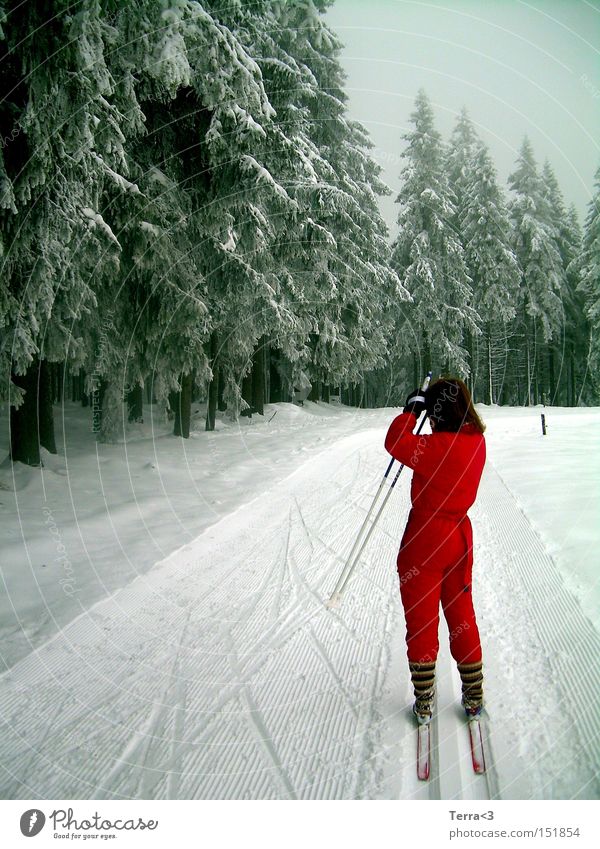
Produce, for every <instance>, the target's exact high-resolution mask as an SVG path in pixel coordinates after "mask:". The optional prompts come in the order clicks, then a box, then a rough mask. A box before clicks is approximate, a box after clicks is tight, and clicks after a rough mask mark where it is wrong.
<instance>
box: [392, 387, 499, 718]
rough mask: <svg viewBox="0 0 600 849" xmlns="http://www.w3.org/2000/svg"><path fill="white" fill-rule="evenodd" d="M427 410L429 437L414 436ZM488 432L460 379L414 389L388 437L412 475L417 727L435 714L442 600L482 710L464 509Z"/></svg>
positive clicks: (406, 585)
mask: <svg viewBox="0 0 600 849" xmlns="http://www.w3.org/2000/svg"><path fill="white" fill-rule="evenodd" d="M424 410H425V411H426V412H427V415H428V417H429V422H430V425H431V430H432V433H431V434H429V435H426V434H413V432H412V431H413V429H414V426H415V423H416V420H417V418H418V416H419V415H420V414H421V413H422V412H423V411H424ZM484 430H485V425H484V423H483V422H482V421H481V419H480V418H479V416H478V414H477V412H476V410H475V408H474V407H473V402H472V400H471V396H470V393H469V390H468V389H467V387H466V386H465V384H464V383H463V381H462V380H460V379H458V378H455V377H448V378H441V379H439V380H437V381H435V382H434V383H432V384H431V385H430V386H429V388H428V389H427V390H426V391H425V392H424V393H423V392H422V391H421V390H420V389H416V390H415V391H414V392H411V394H410V395H409V396H408V398H407V400H406V405H405V407H404V411H403V412H402V414H401V415H399V416H397V417H396V418H395V419H394V420H393V422H392V423H391V425H390V428H389V430H388V433H387V435H386V438H385V448H386V450H387V451H388V452H389V453H390V454H391V455H392V457H394V458H395V459H396V460H399V461H400V462H401V463H404V464H405V465H406V466H408V467H409V468H411V469H412V470H413V478H412V485H411V504H412V508H411V511H410V514H409V517H408V522H407V525H406V528H405V531H404V535H403V537H402V542H401V545H400V551H399V553H398V560H397V567H398V575H399V579H400V594H401V598H402V604H403V607H404V614H405V618H406V644H407V656H408V662H409V668H410V674H411V679H412V683H413V687H414V694H415V703H414V706H413V711H414V713H415V716H416V718H417V720H418V722H419V724H425V723H427V722H429V721H430V719H431V715H432V703H433V697H434V684H435V664H436V659H437V654H438V648H439V641H438V621H439V606H440V601H441V603H442V609H443V611H444V616H445V617H446V621H447V623H448V630H449V632H450V651H451V654H452V657H453V658H454V660H455V661H456V662H457V665H458V670H459V673H460V676H461V681H462V704H463V706H464V708H465V711H466V713H467V718H470V719H473V718H476V717H478V716H479V714H480V712H481V709H482V706H483V671H482V652H481V644H480V640H479V631H478V628H477V622H476V619H475V612H474V609H473V599H472V594H471V571H472V565H473V532H472V527H471V522H470V520H469V517H468V516H467V510H468V509H469V508H470V507H471V505H472V504H473V502H474V501H475V497H476V495H477V489H478V487H479V481H480V479H481V474H482V472H483V467H484V465H485V457H486V447H485V438H484V436H483V432H484Z"/></svg>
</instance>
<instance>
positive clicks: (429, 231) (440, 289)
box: [392, 89, 479, 379]
mask: <svg viewBox="0 0 600 849" xmlns="http://www.w3.org/2000/svg"><path fill="white" fill-rule="evenodd" d="M411 122H412V124H413V129H411V130H410V131H409V132H408V133H407V134H406V135H404V136H403V138H404V139H405V140H406V141H407V142H408V145H407V147H406V149H405V150H404V152H403V154H402V156H403V158H404V159H406V160H407V164H406V166H405V168H404V169H403V172H402V176H403V178H404V182H403V185H402V188H401V190H400V194H399V195H398V198H397V203H398V204H399V205H400V212H399V214H398V227H399V233H398V236H397V237H396V240H395V242H394V244H393V255H392V265H393V268H394V269H395V270H396V271H397V272H398V275H399V277H400V279H401V281H402V283H403V285H404V286H405V287H406V289H407V290H408V291H409V293H410V294H411V296H412V298H413V303H412V304H411V305H410V308H409V309H406V310H405V311H404V316H403V318H404V323H403V326H401V327H400V328H399V332H400V333H402V334H403V335H407V336H408V337H409V338H410V339H411V342H412V345H413V351H414V352H415V353H414V363H415V366H414V378H415V379H418V376H419V375H420V374H421V373H423V372H425V371H427V370H429V369H430V368H431V366H432V364H433V363H435V364H436V366H438V364H439V366H438V367H440V366H441V368H440V371H441V370H442V369H444V368H446V369H452V370H455V371H457V372H458V373H459V374H461V375H463V376H467V375H468V374H469V361H468V359H469V358H468V352H467V350H466V349H465V346H464V338H465V332H467V331H468V332H471V333H478V332H479V327H478V316H477V313H476V311H475V309H474V307H473V292H472V289H471V281H470V279H469V276H468V273H467V267H466V263H465V256H464V251H463V248H462V245H461V242H460V237H459V234H458V233H457V231H456V227H455V224H454V221H455V215H456V208H455V198H454V195H453V193H452V190H451V188H450V186H449V183H448V179H447V176H446V173H445V168H444V161H445V156H444V149H443V145H442V140H441V136H440V134H439V133H438V131H437V130H436V129H435V126H434V117H433V109H432V107H431V104H430V102H429V100H428V98H427V95H426V94H425V92H424V91H423V90H422V89H421V90H420V91H419V93H418V95H417V98H416V101H415V109H414V112H413V113H412V115H411ZM419 362H420V363H421V364H420V366H419Z"/></svg>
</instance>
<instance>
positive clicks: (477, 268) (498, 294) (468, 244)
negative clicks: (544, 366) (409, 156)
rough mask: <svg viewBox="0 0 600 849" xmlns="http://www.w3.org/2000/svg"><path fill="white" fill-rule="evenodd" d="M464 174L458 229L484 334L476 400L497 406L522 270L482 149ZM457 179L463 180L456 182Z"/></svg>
mask: <svg viewBox="0 0 600 849" xmlns="http://www.w3.org/2000/svg"><path fill="white" fill-rule="evenodd" d="M467 161H468V160H465V169H464V172H463V171H461V176H460V180H459V182H460V185H461V195H462V198H463V199H462V203H461V213H460V215H459V229H460V232H461V234H462V239H463V245H464V249H465V259H466V263H467V268H468V272H469V275H470V277H471V280H472V287H473V301H474V305H475V307H476V309H477V312H478V313H479V315H480V317H481V320H482V324H483V331H484V332H483V334H482V335H481V336H480V337H479V338H478V342H479V344H478V346H477V347H475V345H472V347H471V350H470V360H471V364H472V365H471V368H472V374H471V381H472V385H473V389H474V391H475V396H476V397H477V398H481V399H482V400H483V399H485V400H486V401H487V402H488V403H490V404H493V403H497V402H498V400H499V398H500V392H501V390H502V388H503V384H504V381H505V379H506V362H507V356H508V348H509V345H510V339H509V333H510V325H511V322H512V320H513V319H514V317H515V313H516V307H517V303H518V300H517V299H518V292H519V281H520V269H519V263H518V261H517V258H516V256H515V254H514V252H513V250H512V247H511V235H512V233H511V225H510V221H509V218H508V211H507V209H506V204H505V200H504V197H503V193H502V191H501V189H500V187H499V186H498V182H497V176H496V169H495V168H494V165H493V163H492V160H491V157H490V154H489V151H488V150H487V148H486V147H485V146H484V145H483V144H480V145H479V147H478V149H477V151H476V153H473V156H472V160H471V166H470V168H469V167H468V166H467ZM457 179H458V178H457Z"/></svg>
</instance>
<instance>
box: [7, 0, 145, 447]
mask: <svg viewBox="0 0 600 849" xmlns="http://www.w3.org/2000/svg"><path fill="white" fill-rule="evenodd" d="M50 18H51V22H50ZM3 35H4V37H5V41H4V42H3V45H4V54H3V56H2V69H3V74H2V79H3V85H4V87H5V88H4V92H5V93H6V97H3V98H0V104H1V105H0V110H1V111H2V117H3V118H5V119H6V121H5V122H4V126H7V127H9V128H10V133H11V141H10V142H9V143H8V144H7V145H5V146H4V150H3V166H2V204H1V206H2V209H1V210H0V230H1V231H2V240H3V242H4V245H5V253H4V257H3V258H2V269H1V274H0V276H1V277H2V278H3V280H6V281H7V288H8V297H7V299H6V300H5V302H4V303H3V305H2V306H3V312H4V316H3V320H4V325H5V332H4V334H3V337H2V339H3V341H2V344H1V348H0V358H1V361H2V370H3V381H2V390H1V391H2V393H3V396H4V397H7V398H8V399H9V401H10V404H11V406H12V415H11V453H12V457H13V459H15V460H17V459H20V460H23V461H25V462H29V463H34V464H35V463H38V462H39V453H38V430H39V432H40V441H41V443H42V445H44V446H45V447H49V449H50V450H52V449H51V447H50V446H51V443H52V442H53V435H52V433H53V429H52V408H51V403H50V404H48V403H47V400H44V402H43V403H42V399H48V398H49V397H50V395H49V393H48V392H47V391H46V390H45V386H44V384H45V380H46V377H45V374H46V373H47V370H46V369H45V366H44V362H62V361H65V360H70V361H71V363H73V364H74V365H75V366H77V367H78V365H79V364H80V363H81V362H82V361H83V359H84V358H85V341H84V339H83V337H82V335H81V334H80V333H79V332H78V331H77V328H76V327H74V323H76V322H77V321H78V319H80V318H81V317H82V316H91V315H95V316H96V318H97V319H99V315H98V310H97V307H98V304H97V298H96V294H95V286H94V283H95V281H98V280H102V279H104V276H105V274H107V273H110V270H111V269H112V270H113V271H114V268H115V263H116V262H118V259H117V257H118V250H119V245H118V241H117V239H116V237H115V234H114V232H113V230H112V229H111V227H110V224H109V223H108V222H107V221H106V220H105V218H104V217H103V215H102V213H101V212H100V209H99V204H100V197H101V192H102V186H103V185H104V183H105V181H110V180H113V179H117V180H118V179H121V178H120V176H119V175H117V174H116V172H115V171H114V170H113V167H111V164H110V163H111V162H112V163H113V164H114V163H115V162H118V163H119V168H120V170H122V172H123V173H126V159H125V156H124V147H123V145H124V140H125V136H124V133H123V130H122V127H124V126H126V123H127V122H126V119H125V118H124V116H123V115H122V114H121V113H120V112H119V110H118V109H117V108H116V107H115V106H114V105H113V104H112V103H111V101H110V98H111V93H112V91H113V89H114V80H113V79H112V77H111V74H110V72H109V70H108V68H107V64H106V58H105V53H106V52H107V49H109V48H107V45H110V44H111V43H112V41H113V38H114V37H115V32H114V30H113V29H112V27H111V26H110V25H109V24H108V22H107V21H106V20H105V19H104V17H103V10H102V7H101V4H99V3H98V2H95V0H81V2H80V3H78V4H77V6H76V7H75V8H73V6H72V4H70V3H68V2H66V0H65V1H64V2H62V0H59V1H58V2H56V3H54V4H53V6H52V9H50V8H49V7H46V6H43V5H40V4H37V3H28V4H24V5H22V6H20V7H19V8H18V9H16V8H15V9H14V10H13V11H12V12H11V14H10V16H8V17H7V18H6V20H5V24H4V32H3ZM132 190H133V187H132ZM38 386H39V397H38V398H36V397H34V396H35V393H36V389H37V387H38ZM24 392H25V393H28V395H29V398H26V400H25V407H24V408H23V409H22V411H21V412H19V409H18V408H19V406H20V404H21V402H22V401H23V398H24ZM38 401H39V403H38ZM44 433H46V434H47V435H48V444H46V441H45V437H44V436H43V434H44Z"/></svg>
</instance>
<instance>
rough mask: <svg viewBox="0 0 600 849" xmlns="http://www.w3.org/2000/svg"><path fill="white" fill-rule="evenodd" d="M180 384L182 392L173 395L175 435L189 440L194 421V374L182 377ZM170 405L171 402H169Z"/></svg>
mask: <svg viewBox="0 0 600 849" xmlns="http://www.w3.org/2000/svg"><path fill="white" fill-rule="evenodd" d="M179 382H180V384H181V390H180V391H179V392H174V393H172V396H173V400H174V402H175V423H174V425H173V435H174V436H182V437H183V438H184V439H188V438H189V435H190V422H191V419H192V384H193V382H194V376H193V374H191V373H190V374H182V375H180V378H179ZM169 403H170V401H169Z"/></svg>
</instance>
